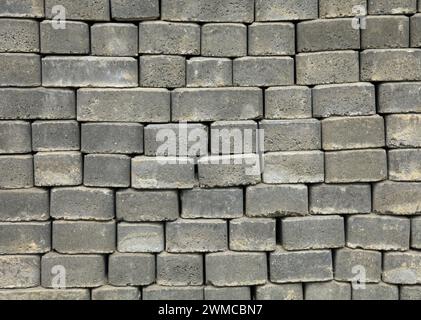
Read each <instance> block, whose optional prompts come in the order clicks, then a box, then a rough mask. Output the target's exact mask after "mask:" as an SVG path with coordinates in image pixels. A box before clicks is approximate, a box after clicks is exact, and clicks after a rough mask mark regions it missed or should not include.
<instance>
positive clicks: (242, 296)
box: [205, 286, 251, 301]
mask: <svg viewBox="0 0 421 320" xmlns="http://www.w3.org/2000/svg"><path fill="white" fill-rule="evenodd" d="M205 300H223V301H229V300H251V292H250V288H249V287H220V288H217V287H213V286H206V287H205Z"/></svg>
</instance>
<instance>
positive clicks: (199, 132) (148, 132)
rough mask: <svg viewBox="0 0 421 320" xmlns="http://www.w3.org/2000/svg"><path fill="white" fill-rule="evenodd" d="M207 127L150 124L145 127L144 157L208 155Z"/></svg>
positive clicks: (191, 124)
mask: <svg viewBox="0 0 421 320" xmlns="http://www.w3.org/2000/svg"><path fill="white" fill-rule="evenodd" d="M208 145H209V143H208V127H207V126H206V125H203V124H194V123H177V124H172V123H170V124H151V125H148V126H146V127H145V155H146V156H173V157H174V156H183V157H186V156H188V157H196V156H204V155H207V154H208Z"/></svg>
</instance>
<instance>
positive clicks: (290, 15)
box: [256, 0, 319, 21]
mask: <svg viewBox="0 0 421 320" xmlns="http://www.w3.org/2000/svg"><path fill="white" fill-rule="evenodd" d="M318 14H319V12H318V1H317V0H257V1H256V21H283V20H308V19H317V17H318Z"/></svg>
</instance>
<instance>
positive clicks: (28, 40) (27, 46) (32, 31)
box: [0, 9, 40, 52]
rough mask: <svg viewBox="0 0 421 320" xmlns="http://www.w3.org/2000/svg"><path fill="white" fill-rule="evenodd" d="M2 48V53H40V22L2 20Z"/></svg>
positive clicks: (0, 40)
mask: <svg viewBox="0 0 421 320" xmlns="http://www.w3.org/2000/svg"><path fill="white" fill-rule="evenodd" d="M0 10H1V9H0ZM0 46H1V48H0V52H39V48H40V43H39V25H38V22H37V21H34V20H22V19H1V20H0Z"/></svg>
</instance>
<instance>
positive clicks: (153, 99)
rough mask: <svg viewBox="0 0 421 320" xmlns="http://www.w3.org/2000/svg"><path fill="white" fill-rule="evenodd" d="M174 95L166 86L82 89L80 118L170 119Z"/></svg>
mask: <svg viewBox="0 0 421 320" xmlns="http://www.w3.org/2000/svg"><path fill="white" fill-rule="evenodd" d="M170 98H171V97H170V93H169V91H168V90H166V89H141V88H137V89H82V90H78V93H77V111H78V112H77V115H78V118H77V119H78V121H113V122H114V121H119V122H133V121H135V122H167V121H170V115H171V112H170ZM116 106H118V108H116Z"/></svg>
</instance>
